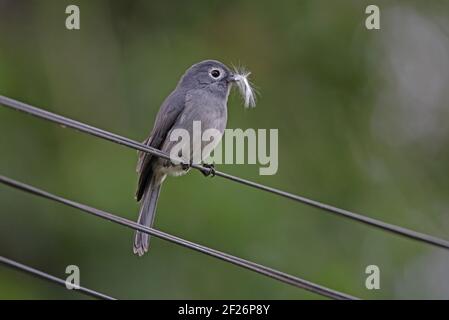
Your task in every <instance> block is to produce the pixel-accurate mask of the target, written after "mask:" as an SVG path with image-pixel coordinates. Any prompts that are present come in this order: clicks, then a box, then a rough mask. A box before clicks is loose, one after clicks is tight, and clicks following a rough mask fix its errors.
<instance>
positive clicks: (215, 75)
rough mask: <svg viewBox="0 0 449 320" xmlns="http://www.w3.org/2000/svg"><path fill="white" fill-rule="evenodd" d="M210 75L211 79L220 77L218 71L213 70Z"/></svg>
mask: <svg viewBox="0 0 449 320" xmlns="http://www.w3.org/2000/svg"><path fill="white" fill-rule="evenodd" d="M210 75H211V76H212V78H215V79H217V78H218V77H220V71H219V70H217V69H214V70H212V71H211V72H210Z"/></svg>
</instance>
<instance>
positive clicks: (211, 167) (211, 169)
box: [201, 163, 216, 178]
mask: <svg viewBox="0 0 449 320" xmlns="http://www.w3.org/2000/svg"><path fill="white" fill-rule="evenodd" d="M202 165H203V167H204V168H207V169H208V170H201V173H202V174H203V175H204V176H205V177H209V176H210V177H212V178H213V177H215V174H216V170H215V165H214V164H213V163H203V164H202Z"/></svg>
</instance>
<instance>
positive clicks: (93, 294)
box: [0, 256, 116, 300]
mask: <svg viewBox="0 0 449 320" xmlns="http://www.w3.org/2000/svg"><path fill="white" fill-rule="evenodd" d="M0 264H4V265H6V266H8V267H10V268H13V269H16V270H19V271H22V272H25V273H29V274H31V275H33V276H35V277H36V278H41V279H44V280H48V281H50V282H54V283H57V284H59V285H61V286H64V287H65V286H66V282H65V281H64V280H62V279H59V278H56V277H54V276H52V275H50V274H48V273H45V272H43V271H40V270H36V269H34V268H31V267H29V266H26V265H24V264H21V263H19V262H16V261H13V260H11V259H8V258H5V257H2V256H0ZM72 291H79V292H81V293H84V294H85V295H88V296H91V297H94V298H98V299H102V300H116V299H115V298H112V297H110V296H107V295H105V294H103V293H100V292H97V291H94V290H91V289H87V288H84V287H81V286H80V287H79V288H78V289H73V290H72Z"/></svg>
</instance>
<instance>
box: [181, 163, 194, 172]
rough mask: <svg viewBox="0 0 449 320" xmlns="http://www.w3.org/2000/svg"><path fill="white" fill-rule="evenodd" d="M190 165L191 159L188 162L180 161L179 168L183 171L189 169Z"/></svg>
mask: <svg viewBox="0 0 449 320" xmlns="http://www.w3.org/2000/svg"><path fill="white" fill-rule="evenodd" d="M191 166H192V161H190V163H181V168H182V170H184V171H189V170H190V167H191Z"/></svg>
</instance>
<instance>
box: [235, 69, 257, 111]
mask: <svg viewBox="0 0 449 320" xmlns="http://www.w3.org/2000/svg"><path fill="white" fill-rule="evenodd" d="M250 74H251V72H249V71H245V70H244V69H240V70H238V69H235V70H234V80H235V84H236V85H237V88H238V89H239V91H240V94H241V95H242V98H243V101H244V104H245V108H254V107H255V106H256V95H255V92H254V89H253V86H252V85H251V82H250V81H249V80H248V77H249V75H250Z"/></svg>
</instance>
